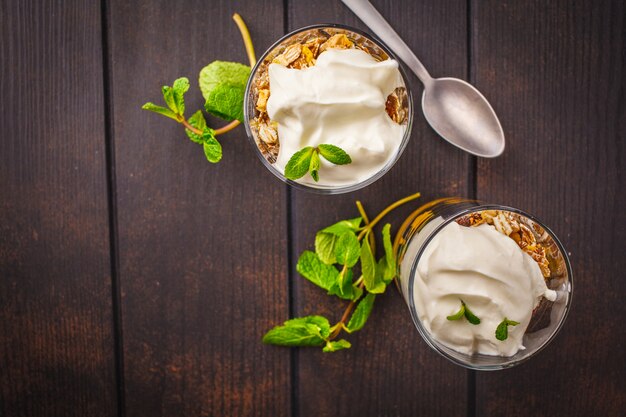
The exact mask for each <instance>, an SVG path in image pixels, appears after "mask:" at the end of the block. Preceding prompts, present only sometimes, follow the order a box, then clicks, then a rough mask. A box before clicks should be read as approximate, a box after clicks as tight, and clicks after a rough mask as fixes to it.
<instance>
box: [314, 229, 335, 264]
mask: <svg viewBox="0 0 626 417" xmlns="http://www.w3.org/2000/svg"><path fill="white" fill-rule="evenodd" d="M337 240H339V236H338V235H334V234H332V233H326V232H317V234H316V235H315V253H317V256H319V258H320V259H321V260H322V262H324V263H325V264H328V265H332V264H334V263H337V258H335V245H336V243H337Z"/></svg>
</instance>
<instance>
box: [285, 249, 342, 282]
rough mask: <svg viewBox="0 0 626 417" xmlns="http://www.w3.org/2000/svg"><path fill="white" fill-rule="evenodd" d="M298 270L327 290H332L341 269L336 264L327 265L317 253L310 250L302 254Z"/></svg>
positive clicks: (297, 266)
mask: <svg viewBox="0 0 626 417" xmlns="http://www.w3.org/2000/svg"><path fill="white" fill-rule="evenodd" d="M296 270H297V271H298V272H299V273H300V275H302V276H303V277H305V278H306V279H308V280H309V281H311V282H312V283H313V284H315V285H317V286H318V287H321V288H323V289H325V290H326V291H330V290H331V289H332V288H333V286H336V285H337V282H338V278H339V271H337V269H336V268H335V267H334V266H332V265H326V264H325V263H324V262H322V261H321V259H320V258H319V257H318V256H317V254H315V253H314V252H311V251H308V250H306V251H304V252H302V255H300V258H299V259H298V264H297V265H296Z"/></svg>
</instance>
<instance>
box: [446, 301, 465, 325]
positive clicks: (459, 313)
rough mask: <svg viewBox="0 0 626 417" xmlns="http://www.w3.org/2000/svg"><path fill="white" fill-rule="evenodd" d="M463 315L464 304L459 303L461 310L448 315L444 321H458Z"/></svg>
mask: <svg viewBox="0 0 626 417" xmlns="http://www.w3.org/2000/svg"><path fill="white" fill-rule="evenodd" d="M464 315H465V304H464V303H463V302H462V301H461V308H460V309H459V311H457V312H456V313H454V314H452V315H449V316H447V317H446V319H448V320H450V321H454V320H460V319H461V317H463V316H464Z"/></svg>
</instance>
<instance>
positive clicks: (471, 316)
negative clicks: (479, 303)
mask: <svg viewBox="0 0 626 417" xmlns="http://www.w3.org/2000/svg"><path fill="white" fill-rule="evenodd" d="M461 302H462V303H463V301H461ZM463 307H465V313H464V314H465V318H466V319H467V321H469V322H470V323H472V324H474V325H476V324H480V319H479V318H478V317H476V316H475V315H474V313H472V311H471V310H470V309H469V307H468V306H467V304H465V303H463Z"/></svg>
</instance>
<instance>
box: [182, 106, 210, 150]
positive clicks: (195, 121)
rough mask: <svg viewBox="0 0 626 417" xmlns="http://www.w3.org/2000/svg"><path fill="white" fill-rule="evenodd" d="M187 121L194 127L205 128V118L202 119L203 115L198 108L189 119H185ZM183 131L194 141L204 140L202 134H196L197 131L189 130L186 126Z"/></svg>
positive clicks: (200, 141) (202, 141) (201, 141)
mask: <svg viewBox="0 0 626 417" xmlns="http://www.w3.org/2000/svg"><path fill="white" fill-rule="evenodd" d="M187 122H189V124H190V125H192V126H193V127H195V128H196V129H199V130H202V131H204V130H205V129H207V125H206V120H205V119H204V115H203V114H202V111H201V110H198V111H197V112H195V113H194V114H193V115H192V116H191V117H190V118H189V119H187ZM185 133H186V134H187V136H188V137H189V139H191V140H192V141H194V142H196V143H204V142H205V140H204V138H203V137H202V135H198V134H197V133H195V132H192V131H191V130H189V129H187V128H185Z"/></svg>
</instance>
